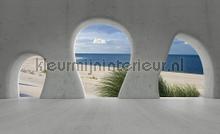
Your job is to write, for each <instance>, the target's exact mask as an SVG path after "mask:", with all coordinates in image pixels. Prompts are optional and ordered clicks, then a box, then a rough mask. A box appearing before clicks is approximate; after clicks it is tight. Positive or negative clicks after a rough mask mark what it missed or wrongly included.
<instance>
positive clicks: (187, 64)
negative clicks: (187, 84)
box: [76, 54, 203, 74]
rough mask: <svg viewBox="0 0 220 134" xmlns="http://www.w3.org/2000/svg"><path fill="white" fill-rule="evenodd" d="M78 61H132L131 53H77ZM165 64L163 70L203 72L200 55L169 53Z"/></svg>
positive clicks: (107, 63)
mask: <svg viewBox="0 0 220 134" xmlns="http://www.w3.org/2000/svg"><path fill="white" fill-rule="evenodd" d="M76 62H77V63H78V64H88V65H101V66H123V65H127V64H128V63H129V62H130V54H76ZM161 65H162V63H161ZM163 65H164V66H163V67H162V70H163V71H169V72H182V73H193V74H203V68H202V63H201V60H200V58H199V56H198V55H168V58H167V61H166V64H165V63H163Z"/></svg>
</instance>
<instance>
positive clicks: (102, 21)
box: [71, 18, 133, 60]
mask: <svg viewBox="0 0 220 134" xmlns="http://www.w3.org/2000/svg"><path fill="white" fill-rule="evenodd" d="M94 24H104V25H109V26H112V27H115V28H117V29H119V30H120V31H121V32H123V33H125V35H126V36H127V37H128V40H129V42H130V43H131V57H132V56H133V38H132V35H131V34H130V32H129V31H128V30H127V28H126V27H125V26H124V25H122V24H121V23H119V22H117V21H115V20H113V19H108V18H91V19H87V20H83V21H81V23H79V25H78V26H77V27H76V29H75V30H74V32H73V34H72V38H71V50H73V52H74V56H75V48H74V47H75V43H76V38H77V35H78V34H79V32H80V31H81V30H82V29H84V28H86V27H88V26H90V25H94ZM72 41H73V42H72ZM74 60H75V57H74Z"/></svg>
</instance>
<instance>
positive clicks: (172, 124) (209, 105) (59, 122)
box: [0, 98, 220, 134]
mask: <svg viewBox="0 0 220 134" xmlns="http://www.w3.org/2000/svg"><path fill="white" fill-rule="evenodd" d="M0 133H1V134H15V133H16V134H162V133H163V134H219V133H220V100H214V99H204V98H178V99H177V98H162V99H158V100H119V99H115V98H106V99H103V98H102V99H101V98H96V99H81V100H40V99H19V100H11V99H10V100H0Z"/></svg>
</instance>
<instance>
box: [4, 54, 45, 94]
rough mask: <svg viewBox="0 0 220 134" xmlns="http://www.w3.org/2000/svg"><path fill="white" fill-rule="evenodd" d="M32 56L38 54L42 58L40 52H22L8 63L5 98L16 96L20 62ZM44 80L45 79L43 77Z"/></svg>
mask: <svg viewBox="0 0 220 134" xmlns="http://www.w3.org/2000/svg"><path fill="white" fill-rule="evenodd" d="M33 56H39V57H42V58H44V57H43V56H42V55H41V54H39V53H35V52H23V53H19V54H18V55H17V56H16V58H15V60H14V61H13V62H12V64H11V65H10V67H9V69H8V72H7V74H8V75H7V84H6V86H7V87H6V91H7V98H18V97H19V91H18V78H19V71H20V69H21V66H22V64H23V63H24V62H25V60H27V59H28V58H31V57H33ZM45 81H46V79H45Z"/></svg>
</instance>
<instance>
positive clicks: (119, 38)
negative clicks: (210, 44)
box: [75, 24, 197, 55]
mask: <svg viewBox="0 0 220 134" xmlns="http://www.w3.org/2000/svg"><path fill="white" fill-rule="evenodd" d="M75 52H76V53H117V54H118V53H123V54H128V53H130V52H131V43H130V42H129V39H128V37H127V36H126V34H125V33H123V32H121V31H120V30H119V29H117V28H115V27H112V26H109V25H104V24H95V25H90V26H88V27H86V28H84V29H82V30H81V31H80V33H79V34H78V35H77V38H76V44H75ZM169 54H187V55H196V54H197V53H196V51H195V50H194V49H193V48H192V47H191V46H190V45H189V44H188V43H187V42H185V41H182V40H178V39H174V41H173V44H172V46H171V48H170V52H169Z"/></svg>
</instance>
